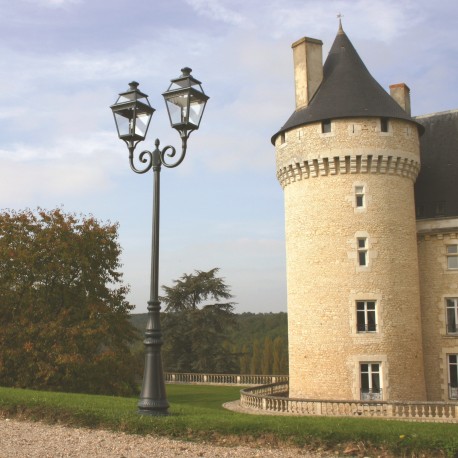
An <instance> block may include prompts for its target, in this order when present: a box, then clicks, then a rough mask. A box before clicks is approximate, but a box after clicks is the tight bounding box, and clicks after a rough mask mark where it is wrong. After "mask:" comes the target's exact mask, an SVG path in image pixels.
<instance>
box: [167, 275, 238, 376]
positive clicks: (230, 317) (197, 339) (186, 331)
mask: <svg viewBox="0 0 458 458" xmlns="http://www.w3.org/2000/svg"><path fill="white" fill-rule="evenodd" d="M218 271H219V269H218V268H214V269H211V270H209V271H208V272H204V271H200V270H196V271H195V272H194V273H192V274H184V275H183V276H182V277H181V278H179V279H178V280H174V286H162V288H163V290H164V293H165V294H164V296H162V297H161V301H162V302H163V303H164V304H165V314H164V319H163V332H164V346H163V359H164V366H165V368H166V370H169V371H177V372H208V373H231V372H234V370H235V357H234V355H233V354H232V353H231V351H230V347H228V346H227V345H226V344H225V342H226V341H227V340H228V332H229V330H230V328H231V326H233V324H234V312H233V310H234V302H231V301H230V299H231V298H232V294H231V293H230V288H229V287H228V286H227V285H226V284H225V282H224V279H223V278H221V277H218V275H217V274H218Z"/></svg>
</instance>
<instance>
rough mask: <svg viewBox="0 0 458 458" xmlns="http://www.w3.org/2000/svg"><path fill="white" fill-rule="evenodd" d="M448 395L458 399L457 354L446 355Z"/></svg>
mask: <svg viewBox="0 0 458 458" xmlns="http://www.w3.org/2000/svg"><path fill="white" fill-rule="evenodd" d="M447 366H448V388H449V390H448V397H449V398H450V399H458V354H449V355H447Z"/></svg>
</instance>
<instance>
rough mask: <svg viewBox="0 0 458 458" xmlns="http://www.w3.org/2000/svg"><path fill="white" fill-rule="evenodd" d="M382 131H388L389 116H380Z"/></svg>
mask: <svg viewBox="0 0 458 458" xmlns="http://www.w3.org/2000/svg"><path fill="white" fill-rule="evenodd" d="M380 132H388V118H380Z"/></svg>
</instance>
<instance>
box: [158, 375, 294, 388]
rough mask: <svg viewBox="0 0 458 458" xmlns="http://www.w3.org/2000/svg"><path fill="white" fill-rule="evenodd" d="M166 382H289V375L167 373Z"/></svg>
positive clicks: (241, 384) (208, 383)
mask: <svg viewBox="0 0 458 458" xmlns="http://www.w3.org/2000/svg"><path fill="white" fill-rule="evenodd" d="M165 381H166V383H192V384H196V385H197V384H201V385H213V384H217V385H240V386H251V385H266V384H270V383H277V382H287V381H288V376H287V375H251V374H239V375H238V374H192V373H178V372H177V373H173V372H166V373H165Z"/></svg>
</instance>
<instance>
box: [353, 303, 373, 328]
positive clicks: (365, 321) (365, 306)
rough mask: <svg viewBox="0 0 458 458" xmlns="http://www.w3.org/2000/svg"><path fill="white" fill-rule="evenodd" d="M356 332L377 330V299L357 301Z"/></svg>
mask: <svg viewBox="0 0 458 458" xmlns="http://www.w3.org/2000/svg"><path fill="white" fill-rule="evenodd" d="M360 318H361V319H360ZM371 318H372V319H371ZM371 321H372V322H371ZM356 332H358V333H361V334H362V333H374V332H377V301H376V300H374V299H372V300H357V301H356Z"/></svg>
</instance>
